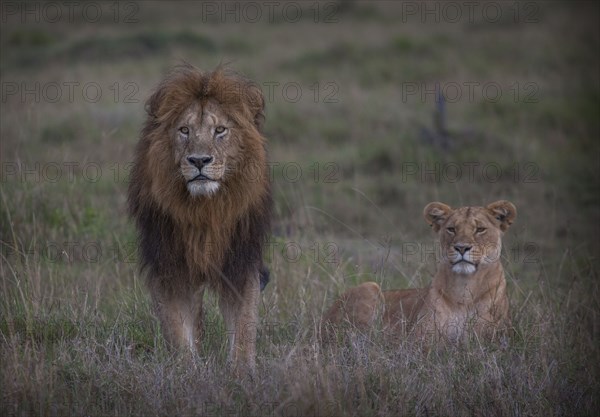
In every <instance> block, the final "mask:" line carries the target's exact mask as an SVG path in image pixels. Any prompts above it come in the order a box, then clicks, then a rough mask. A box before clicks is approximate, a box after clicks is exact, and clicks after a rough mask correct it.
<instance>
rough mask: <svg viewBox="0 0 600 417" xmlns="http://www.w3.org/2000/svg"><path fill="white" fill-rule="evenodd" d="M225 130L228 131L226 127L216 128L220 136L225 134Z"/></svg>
mask: <svg viewBox="0 0 600 417" xmlns="http://www.w3.org/2000/svg"><path fill="white" fill-rule="evenodd" d="M225 130H227V129H226V128H225V127H224V126H217V127H216V128H215V133H216V134H218V135H219V134H221V133H223V132H225Z"/></svg>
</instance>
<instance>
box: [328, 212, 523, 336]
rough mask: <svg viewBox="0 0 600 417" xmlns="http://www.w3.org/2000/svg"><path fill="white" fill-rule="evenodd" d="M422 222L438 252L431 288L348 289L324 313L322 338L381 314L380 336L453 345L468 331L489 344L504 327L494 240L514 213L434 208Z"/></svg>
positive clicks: (365, 326) (361, 325) (498, 241)
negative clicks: (488, 339) (437, 339)
mask: <svg viewBox="0 0 600 417" xmlns="http://www.w3.org/2000/svg"><path fill="white" fill-rule="evenodd" d="M423 214H424V216H425V220H426V221H427V223H429V225H430V226H431V227H432V228H433V230H434V231H435V232H436V233H438V235H439V239H440V244H441V253H442V256H441V260H440V262H439V265H438V270H437V273H436V275H435V276H434V277H433V280H432V282H431V284H430V285H429V286H428V287H426V288H413V289H403V290H390V291H383V292H382V291H381V289H380V288H379V285H377V284H376V283H375V282H366V283H364V284H362V285H359V286H357V287H354V288H351V289H349V290H347V291H346V292H345V293H344V294H342V296H341V297H340V298H339V299H338V300H337V301H336V302H335V303H334V304H333V306H332V307H331V308H330V309H329V310H328V311H327V312H326V314H325V317H324V322H323V323H324V326H325V329H324V330H325V331H326V332H327V333H330V330H331V329H332V328H335V325H338V324H341V323H343V322H347V323H350V324H353V325H354V326H356V327H357V328H358V329H360V330H367V329H369V328H371V327H372V326H373V325H375V321H376V319H377V317H378V315H379V313H380V312H381V311H382V312H383V328H384V329H385V330H386V332H387V333H391V334H392V335H395V336H401V335H404V334H408V333H410V334H412V335H414V336H416V337H418V338H425V337H439V336H442V337H443V338H445V339H447V340H451V341H458V340H460V339H461V338H462V337H463V336H464V335H466V334H468V333H469V330H471V331H473V332H475V333H476V334H477V335H479V336H485V337H493V336H494V335H495V334H496V333H497V331H498V330H501V329H506V328H507V327H508V326H510V316H509V311H508V298H507V296H506V280H505V278H504V270H503V268H502V264H501V263H500V252H501V248H502V242H501V238H502V234H503V232H505V231H506V230H507V229H508V228H509V227H510V225H511V224H512V223H513V221H514V220H515V218H516V216H517V209H516V208H515V206H514V205H513V204H512V203H510V202H508V201H497V202H495V203H492V204H490V205H488V206H486V207H461V208H458V209H452V208H450V207H449V206H447V205H446V204H442V203H437V202H434V203H429V204H428V205H427V206H426V207H425V209H424V211H423Z"/></svg>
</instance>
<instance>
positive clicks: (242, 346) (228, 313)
mask: <svg viewBox="0 0 600 417" xmlns="http://www.w3.org/2000/svg"><path fill="white" fill-rule="evenodd" d="M259 293H260V283H259V274H258V273H255V274H253V276H252V277H250V278H248V279H247V280H246V283H245V286H244V288H243V289H242V290H241V291H240V292H236V293H232V294H231V293H230V294H222V295H221V300H220V307H221V313H222V314H223V319H224V321H225V329H226V331H227V338H228V341H229V354H228V360H229V362H230V364H231V365H232V367H233V370H234V373H238V374H239V373H240V372H241V371H242V370H243V369H245V370H252V369H254V365H255V356H256V327H257V324H258V296H259Z"/></svg>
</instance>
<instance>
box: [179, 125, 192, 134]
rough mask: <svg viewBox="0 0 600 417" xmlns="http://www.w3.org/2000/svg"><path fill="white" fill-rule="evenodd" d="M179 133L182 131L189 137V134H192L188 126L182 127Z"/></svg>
mask: <svg viewBox="0 0 600 417" xmlns="http://www.w3.org/2000/svg"><path fill="white" fill-rule="evenodd" d="M179 131H180V132H181V133H183V134H184V135H187V134H189V133H190V129H189V128H188V127H187V126H181V127H180V128H179Z"/></svg>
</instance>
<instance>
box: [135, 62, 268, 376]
mask: <svg viewBox="0 0 600 417" xmlns="http://www.w3.org/2000/svg"><path fill="white" fill-rule="evenodd" d="M263 108H264V99H263V96H262V93H261V91H260V89H258V88H257V87H256V86H255V85H254V84H253V83H252V82H250V81H248V80H246V79H245V78H243V77H241V76H239V75H237V74H235V73H233V72H231V71H228V70H226V69H224V68H217V69H216V70H215V71H213V72H202V71H200V70H198V69H196V68H194V67H192V66H189V65H185V66H182V67H179V68H177V69H175V70H174V71H173V72H172V73H170V74H169V75H168V76H167V77H166V78H165V80H164V81H163V82H162V83H161V84H160V85H159V86H158V88H157V90H156V92H155V93H154V94H153V95H152V97H151V98H150V99H149V100H148V103H147V112H148V118H147V121H146V125H145V127H144V129H143V131H142V135H141V137H140V140H139V143H138V146H137V149H136V157H135V163H134V168H133V170H132V175H131V182H130V188H129V206H130V212H131V213H132V216H133V217H134V218H135V220H136V222H137V226H138V230H139V232H140V250H141V255H142V265H143V267H145V269H147V270H148V274H147V275H148V285H149V288H150V291H151V294H152V299H153V302H154V304H155V308H156V311H157V314H158V316H159V318H160V321H161V327H162V331H163V334H164V336H165V338H166V340H167V341H168V343H169V344H170V345H172V346H175V347H181V348H186V349H187V348H189V349H190V350H191V351H193V352H195V351H196V350H197V347H198V346H199V343H200V340H201V335H202V325H203V320H202V318H203V312H202V298H203V295H204V291H205V289H207V288H208V289H210V290H213V291H216V292H217V294H218V295H219V298H220V308H221V312H222V314H223V316H224V319H225V326H226V328H227V332H228V337H229V342H230V349H229V358H230V360H231V362H232V363H233V365H234V366H235V367H236V369H237V368H238V367H240V366H249V367H252V366H253V365H254V357H255V346H254V345H255V339H256V322H257V319H258V318H257V306H258V297H259V280H260V278H259V277H260V275H261V271H262V249H263V244H264V243H265V240H266V235H267V233H268V229H269V223H270V202H271V194H270V185H269V181H268V172H267V159H266V150H265V144H266V140H265V138H264V137H263V136H262V134H261V133H260V128H261V123H262V119H263V117H264V116H263ZM221 129H223V130H224V133H220V132H219V131H220V130H221ZM198 157H202V158H203V159H202V160H205V159H206V158H209V159H210V161H209V159H206V161H209V162H207V163H206V164H204V163H203V164H204V165H203V164H200V165H197V163H196V162H193V161H194V160H198Z"/></svg>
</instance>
